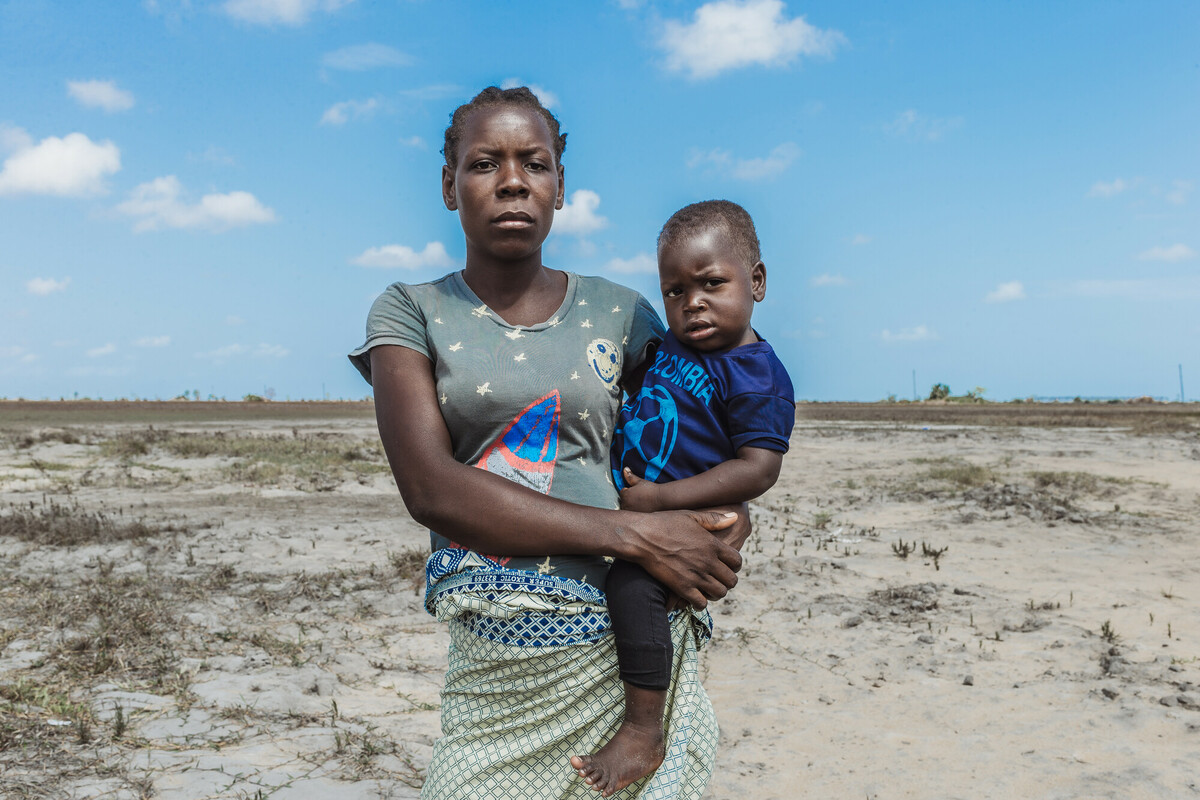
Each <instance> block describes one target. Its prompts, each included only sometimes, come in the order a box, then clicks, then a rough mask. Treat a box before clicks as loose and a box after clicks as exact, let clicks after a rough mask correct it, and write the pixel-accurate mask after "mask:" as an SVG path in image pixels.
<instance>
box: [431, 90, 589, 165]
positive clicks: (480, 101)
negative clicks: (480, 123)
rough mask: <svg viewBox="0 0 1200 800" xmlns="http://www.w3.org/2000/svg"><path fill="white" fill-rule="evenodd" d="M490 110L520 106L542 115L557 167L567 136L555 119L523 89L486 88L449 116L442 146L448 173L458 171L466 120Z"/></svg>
mask: <svg viewBox="0 0 1200 800" xmlns="http://www.w3.org/2000/svg"><path fill="white" fill-rule="evenodd" d="M490 106H521V107H523V108H529V109H532V110H534V111H536V112H538V113H539V114H541V115H542V119H544V120H546V127H548V128H549V129H550V138H551V139H553V140H554V160H555V162H557V163H561V162H562V154H563V151H564V150H566V149H567V135H566V134H565V133H559V129H558V119H557V118H556V117H555V116H554V115H553V114H551V113H550V111H549V109H547V108H546V107H545V106H543V105H542V101H541V100H538V98H537V95H535V94H534V93H533V92H531V91H530V90H529V89H528V88H527V87H525V86H517V87H515V88H512V89H501V88H500V87H498V86H489V87H487V88H486V89H484V90H483V91H482V92H480V93H479V94H477V95H475V96H474V97H473V98H471V102H469V103H464V104H463V105H461V106H459V107H458V108H456V109H454V112H453V113H452V114H451V115H450V126H449V127H448V128H446V136H445V142H444V145H443V147H442V155H443V156H445V158H446V166H448V167H450V169H456V168H457V167H458V143H459V141H460V140H461V139H462V133H463V128H464V127H466V124H467V120H468V119H469V118H470V116H471V115H472V114H474V113H475V112H476V111H478V110H479V109H481V108H487V107H490Z"/></svg>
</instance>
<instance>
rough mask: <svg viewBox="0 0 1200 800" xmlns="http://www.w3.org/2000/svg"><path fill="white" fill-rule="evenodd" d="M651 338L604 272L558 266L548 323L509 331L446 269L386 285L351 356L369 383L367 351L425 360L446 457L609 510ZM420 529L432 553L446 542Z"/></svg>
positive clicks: (571, 564)
mask: <svg viewBox="0 0 1200 800" xmlns="http://www.w3.org/2000/svg"><path fill="white" fill-rule="evenodd" d="M662 337H663V326H662V322H661V321H659V319H658V315H657V314H656V313H655V312H654V309H653V308H651V306H650V304H649V303H648V302H647V301H646V299H645V298H644V297H642V296H641V295H640V294H638V293H637V292H635V291H633V290H632V289H627V288H625V287H624V286H620V285H618V284H615V283H612V282H611V281H608V280H605V279H604V278H596V277H584V276H580V275H575V274H574V273H567V292H566V297H565V298H564V299H563V303H562V305H561V306H560V307H559V309H558V310H557V311H556V312H555V313H554V314H553V315H552V316H551V317H550V319H549V320H547V321H545V322H542V323H540V324H537V325H531V326H516V325H509V324H508V323H507V322H505V321H504V320H503V319H501V318H500V317H499V316H498V315H497V314H495V313H494V312H492V311H491V310H490V309H488V307H487V306H486V304H484V303H483V302H482V301H481V300H480V299H479V298H478V297H477V296H476V295H475V293H474V292H472V291H471V289H470V287H469V286H467V284H466V281H464V280H463V277H462V274H461V273H459V272H454V273H451V274H449V275H446V276H445V277H442V278H439V279H438V280H436V281H431V282H429V283H422V284H415V285H409V284H404V283H394V284H392V285H391V286H389V287H388V288H387V289H386V290H385V291H384V292H383V294H381V295H380V296H379V297H378V299H376V300H375V304H374V305H373V306H372V307H371V313H370V314H369V315H368V317H367V339H366V342H365V343H364V344H363V345H362V346H361V347H359V348H357V349H356V350H354V351H353V352H351V353H350V360H351V361H352V362H353V363H354V366H356V367H357V368H358V370H359V372H361V373H362V374H363V377H365V378H366V379H367V381H368V382H370V380H371V365H370V356H369V351H370V350H371V348H372V347H376V346H377V345H400V346H403V347H408V348H411V349H413V350H416V351H417V352H418V353H421V354H422V355H424V356H426V357H427V358H429V360H430V361H431V362H432V363H433V371H434V379H435V381H436V383H437V395H438V401H439V403H440V404H441V411H442V417H443V418H444V419H445V420H446V427H447V429H448V430H449V432H450V439H451V442H452V443H453V446H454V458H455V460H457V461H459V462H460V463H463V464H471V465H473V466H476V467H478V468H480V469H486V470H488V471H489V472H495V473H497V474H500V475H503V476H504V477H506V478H508V479H509V480H512V481H515V482H517V483H520V484H522V485H524V486H528V487H530V488H533V489H535V490H537V491H539V492H542V493H543V494H549V495H551V496H552V497H557V498H561V499H563V500H568V501H570V502H573V503H579V504H582V505H589V506H598V507H601V508H617V506H618V502H617V492H616V489H615V488H614V487H613V484H612V477H611V474H610V470H609V455H608V452H609V445H610V443H611V441H612V431H613V425H614V422H615V420H616V417H617V411H618V409H619V408H620V403H621V386H620V382H621V379H622V377H623V375H624V374H625V372H626V371H627V370H629V369H632V368H634V367H636V366H637V365H638V364H640V363H641V362H642V360H643V359H644V358H645V354H646V351H647V347H648V346H649V345H650V344H653V343H657V342H658V341H661V339H662ZM413 467H414V468H415V469H420V465H419V464H416V465H413ZM430 533H431V543H432V546H433V548H434V549H435V550H436V549H440V548H442V547H448V546H452V543H451V542H450V541H449V540H448V539H446V538H445V537H442V536H440V535H438V534H437V533H436V532H432V531H431V532H430ZM492 557H493V558H497V559H498V560H500V561H501V563H503V564H504V565H505V566H507V567H509V568H512V569H526V570H535V571H539V572H542V573H543V574H548V573H552V574H554V575H557V576H560V577H570V578H577V579H581V580H583V579H586V580H587V581H588V582H589V583H592V584H593V585H596V586H600V587H603V586H604V574H605V572H606V571H607V564H606V563H605V561H604V559H602V558H599V557H594V556H562V555H554V554H550V555H549V556H548V557H543V558H533V557H528V556H514V557H510V558H509V557H505V556H504V555H502V554H500V555H493V556H492Z"/></svg>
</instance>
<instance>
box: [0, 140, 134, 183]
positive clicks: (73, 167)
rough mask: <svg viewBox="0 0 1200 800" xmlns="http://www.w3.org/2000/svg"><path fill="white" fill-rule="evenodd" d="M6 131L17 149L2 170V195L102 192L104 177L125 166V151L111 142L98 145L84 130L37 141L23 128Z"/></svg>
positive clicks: (11, 145)
mask: <svg viewBox="0 0 1200 800" xmlns="http://www.w3.org/2000/svg"><path fill="white" fill-rule="evenodd" d="M5 131H6V132H5V133H4V134H3V137H4V143H5V145H6V146H8V147H10V148H12V147H14V146H15V148H14V150H13V151H10V152H12V155H10V156H9V157H8V158H7V159H6V160H5V162H4V167H3V169H0V194H22V193H24V194H51V195H58V196H60V197H81V196H85V195H90V194H101V193H103V192H104V191H105V187H104V178H105V177H106V176H108V175H112V174H113V173H114V172H117V171H118V170H119V169H121V151H120V150H118V149H117V146H116V145H115V144H113V143H112V142H109V141H105V142H102V143H100V144H96V143H95V142H93V141H92V140H91V139H89V138H88V137H86V136H84V135H83V134H82V133H68V134H67V135H66V136H64V137H63V138H61V139H60V138H58V137H57V136H48V137H46V138H45V139H42V141H40V142H38V143H37V144H33V140H32V139H30V138H29V136H28V134H26V133H25V132H24V131H22V130H20V129H19V128H6V129H5Z"/></svg>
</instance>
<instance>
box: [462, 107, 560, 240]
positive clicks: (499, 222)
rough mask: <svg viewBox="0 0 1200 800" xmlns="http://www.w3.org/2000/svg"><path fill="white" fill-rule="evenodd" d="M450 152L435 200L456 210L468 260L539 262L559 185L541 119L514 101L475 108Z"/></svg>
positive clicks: (557, 201) (556, 204)
mask: <svg viewBox="0 0 1200 800" xmlns="http://www.w3.org/2000/svg"><path fill="white" fill-rule="evenodd" d="M458 152H459V156H458V166H457V167H456V168H454V169H453V170H451V168H450V167H449V166H444V167H442V200H443V201H444V202H445V204H446V208H448V209H450V210H451V211H457V212H458V218H459V222H460V223H461V224H462V229H463V233H464V234H465V236H466V240H467V259H468V261H478V260H479V259H481V258H483V259H487V260H490V261H494V262H499V261H519V260H521V259H526V258H530V257H533V256H537V257H538V258H539V261H540V251H541V247H542V242H544V241H545V240H546V236H547V235H549V233H550V225H551V223H552V222H553V221H554V211H555V209H559V208H562V206H563V190H564V184H563V169H562V167H561V166H560V165H559V164H558V163H557V162H556V160H555V157H554V144H553V139H552V137H551V135H550V129H549V127H547V125H546V122H545V120H543V119H542V117H541V115H540V114H538V113H537V112H536V111H534V110H533V109H528V108H523V107H521V106H511V105H503V106H491V107H485V108H481V109H479V110H478V111H476V112H475V113H473V114H472V115H471V116H470V117H468V118H467V122H466V124H465V125H464V126H463V135H462V140H461V142H460V145H459V151H458Z"/></svg>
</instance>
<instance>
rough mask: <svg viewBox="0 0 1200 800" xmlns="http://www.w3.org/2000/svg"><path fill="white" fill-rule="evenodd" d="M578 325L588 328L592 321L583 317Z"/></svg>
mask: <svg viewBox="0 0 1200 800" xmlns="http://www.w3.org/2000/svg"><path fill="white" fill-rule="evenodd" d="M579 327H581V328H590V327H592V321H591V320H590V319H585V320H584V321H583V322H581V323H579Z"/></svg>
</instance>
